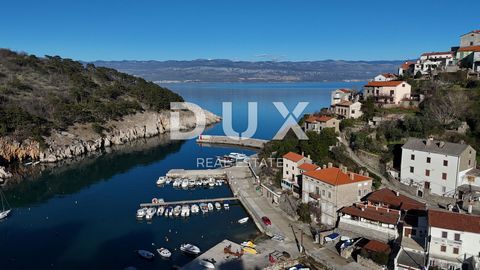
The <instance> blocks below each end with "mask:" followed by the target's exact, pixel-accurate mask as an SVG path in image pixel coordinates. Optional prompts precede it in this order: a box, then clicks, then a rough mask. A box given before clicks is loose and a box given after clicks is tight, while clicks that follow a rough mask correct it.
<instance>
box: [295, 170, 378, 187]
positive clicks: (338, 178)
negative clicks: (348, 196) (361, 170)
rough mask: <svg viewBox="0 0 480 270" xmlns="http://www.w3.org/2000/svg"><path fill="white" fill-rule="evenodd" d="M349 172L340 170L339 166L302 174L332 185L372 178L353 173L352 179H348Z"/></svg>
mask: <svg viewBox="0 0 480 270" xmlns="http://www.w3.org/2000/svg"><path fill="white" fill-rule="evenodd" d="M350 173H351V172H348V174H347V173H344V172H342V170H340V169H339V168H336V167H332V168H325V169H321V170H316V171H309V172H305V173H304V175H306V176H309V177H312V178H314V179H316V180H319V181H322V182H325V183H327V184H330V185H333V186H338V185H345V184H351V183H355V182H363V181H367V180H372V179H371V178H370V177H367V176H363V175H360V174H357V173H353V179H350V175H349V174H350Z"/></svg>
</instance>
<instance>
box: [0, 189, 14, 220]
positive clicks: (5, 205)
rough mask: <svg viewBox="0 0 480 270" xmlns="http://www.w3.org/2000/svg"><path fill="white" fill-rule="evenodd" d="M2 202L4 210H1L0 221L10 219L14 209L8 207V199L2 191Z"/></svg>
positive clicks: (0, 198) (0, 191)
mask: <svg viewBox="0 0 480 270" xmlns="http://www.w3.org/2000/svg"><path fill="white" fill-rule="evenodd" d="M0 201H1V202H2V208H1V209H0V220H2V219H4V218H6V217H8V215H9V214H10V212H11V211H12V209H11V208H10V205H8V202H7V199H6V198H5V195H4V194H3V192H2V190H1V189H0Z"/></svg>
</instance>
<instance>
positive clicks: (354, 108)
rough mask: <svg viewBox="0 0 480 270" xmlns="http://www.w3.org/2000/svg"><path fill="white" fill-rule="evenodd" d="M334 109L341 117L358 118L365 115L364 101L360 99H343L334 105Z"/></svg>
mask: <svg viewBox="0 0 480 270" xmlns="http://www.w3.org/2000/svg"><path fill="white" fill-rule="evenodd" d="M332 111H333V113H335V114H336V115H337V116H338V117H339V118H345V119H350V118H353V119H356V118H359V117H360V116H362V115H363V113H362V103H360V102H358V101H354V102H352V101H346V100H344V101H341V102H339V103H337V104H335V105H333V106H332Z"/></svg>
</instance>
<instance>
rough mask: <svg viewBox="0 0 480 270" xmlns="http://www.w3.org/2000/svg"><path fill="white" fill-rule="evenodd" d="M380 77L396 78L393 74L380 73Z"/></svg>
mask: <svg viewBox="0 0 480 270" xmlns="http://www.w3.org/2000/svg"><path fill="white" fill-rule="evenodd" d="M381 75H383V77H385V78H397V75H395V74H393V73H382V74H381Z"/></svg>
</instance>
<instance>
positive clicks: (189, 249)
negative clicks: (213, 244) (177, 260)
mask: <svg viewBox="0 0 480 270" xmlns="http://www.w3.org/2000/svg"><path fill="white" fill-rule="evenodd" d="M180 250H181V251H183V252H185V253H188V254H192V255H198V254H200V248H198V247H197V246H195V245H192V244H182V245H181V246H180Z"/></svg>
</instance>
